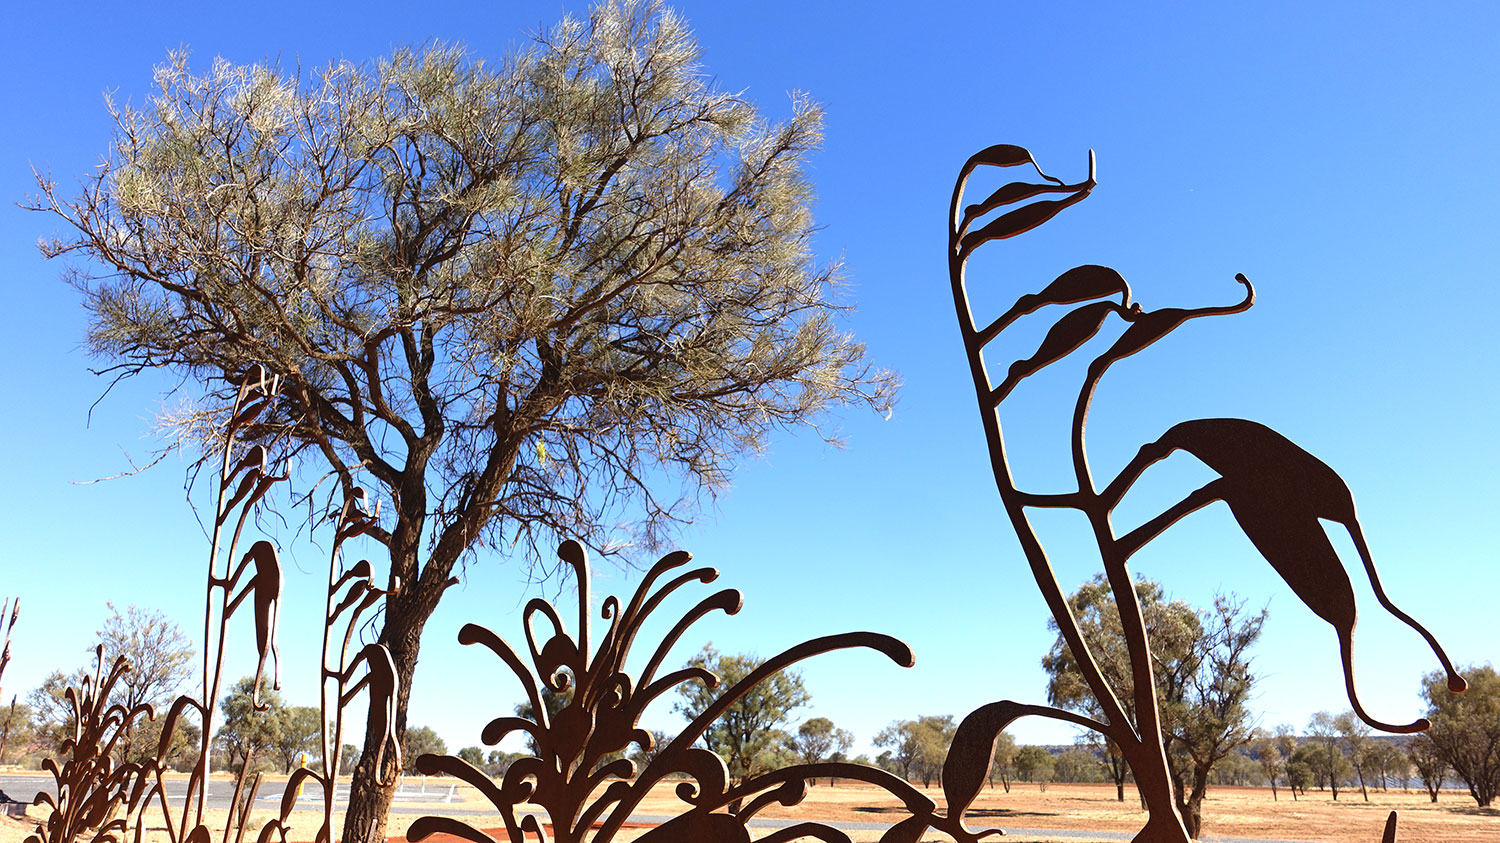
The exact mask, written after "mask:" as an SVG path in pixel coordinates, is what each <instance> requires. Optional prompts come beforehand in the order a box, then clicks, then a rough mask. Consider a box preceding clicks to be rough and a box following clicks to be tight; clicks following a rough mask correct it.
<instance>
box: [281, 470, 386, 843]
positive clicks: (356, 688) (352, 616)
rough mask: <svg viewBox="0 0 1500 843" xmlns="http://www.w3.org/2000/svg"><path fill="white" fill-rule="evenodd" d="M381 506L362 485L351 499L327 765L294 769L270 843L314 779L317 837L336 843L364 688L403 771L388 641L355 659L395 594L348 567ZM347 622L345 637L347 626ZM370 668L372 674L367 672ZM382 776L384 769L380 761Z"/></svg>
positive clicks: (340, 577) (344, 514) (339, 548)
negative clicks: (345, 751) (339, 792)
mask: <svg viewBox="0 0 1500 843" xmlns="http://www.w3.org/2000/svg"><path fill="white" fill-rule="evenodd" d="M379 515H380V510H379V507H378V506H377V507H375V508H374V509H373V510H367V509H366V493H365V490H364V489H362V488H360V487H357V486H356V487H355V488H354V489H353V492H352V493H351V494H350V495H349V497H348V498H347V499H346V500H345V501H344V504H343V507H342V508H341V509H340V510H339V514H338V518H337V520H336V522H335V527H334V538H333V551H332V553H330V554H329V563H328V595H327V602H326V604H325V611H324V615H323V655H322V674H321V680H322V682H321V698H320V700H319V703H320V707H321V710H322V724H323V728H322V734H321V737H322V750H323V757H322V759H320V760H321V763H318V764H314V765H313V766H310V767H303V768H300V769H298V770H295V771H293V772H292V775H291V778H290V779H288V781H287V784H286V789H285V790H284V791H283V793H282V797H281V807H280V813H279V815H278V816H277V818H276V819H274V820H272V821H271V822H269V823H267V824H266V828H265V829H263V830H262V832H261V840H262V841H263V842H264V841H266V840H267V839H268V836H267V835H269V834H270V833H271V832H272V831H275V832H277V833H279V834H281V835H282V836H283V839H284V837H285V834H286V833H287V832H288V831H289V830H290V829H291V826H289V825H288V824H287V821H288V818H289V817H290V816H291V813H292V811H293V810H295V809H296V806H297V795H298V794H299V793H301V792H302V788H303V786H304V785H305V784H306V782H308V781H312V782H314V783H316V784H317V785H318V787H319V788H320V789H321V790H322V808H323V819H322V823H321V824H320V825H319V827H318V831H317V832H316V833H315V834H314V837H313V839H314V841H315V843H329V841H331V840H333V839H334V835H333V819H334V810H333V805H334V793H335V791H336V789H337V788H336V786H337V783H338V777H339V774H340V770H339V765H340V760H341V759H340V751H341V749H342V747H343V745H344V708H345V707H346V706H347V705H348V704H349V702H350V701H351V700H352V699H353V698H354V696H355V695H356V694H358V693H359V692H360V691H362V690H365V689H366V688H368V689H369V692H370V707H371V709H372V710H375V711H383V712H385V717H384V718H382V720H381V722H382V723H383V724H384V729H383V733H384V736H385V741H384V742H382V743H381V749H382V751H384V749H385V746H386V744H390V745H391V747H392V749H391V751H392V752H393V753H394V754H395V757H396V758H397V765H396V766H397V769H399V768H400V756H401V743H400V741H398V740H396V733H395V708H394V706H395V699H396V695H397V690H398V686H397V682H398V681H399V680H398V679H397V677H396V668H395V664H394V663H393V662H392V660H391V654H390V651H389V650H387V649H386V648H385V645H383V644H367V645H365V647H364V648H363V649H361V650H360V651H359V653H358V654H357V655H356V656H355V657H354V658H353V659H350V658H349V648H350V645H351V644H352V643H353V641H354V633H355V630H357V629H358V628H359V625H360V621H361V618H362V616H363V615H364V614H365V612H367V611H368V610H369V609H370V608H372V607H373V606H374V605H375V604H376V603H378V602H380V601H381V600H383V599H384V598H385V597H386V596H387V595H388V594H390V593H392V590H387V589H382V588H378V587H377V586H376V585H375V582H374V579H373V576H372V569H371V567H370V562H369V560H365V559H361V560H360V561H358V562H356V563H355V564H353V565H351V566H349V567H348V568H344V567H343V548H344V543H345V542H347V541H348V540H350V539H352V538H355V537H357V536H360V535H362V534H364V533H365V532H366V531H368V530H369V529H370V527H371V526H372V525H374V524H375V523H376V519H377V518H378V517H379ZM340 622H342V623H343V629H342V635H340V634H339V633H340V629H339V624H340ZM361 664H363V665H364V666H365V672H364V674H363V675H357V674H358V673H359V670H358V669H359V667H360V665H361ZM375 769H376V771H377V773H378V771H379V770H381V769H383V767H382V766H381V764H380V760H377V763H376V767H375Z"/></svg>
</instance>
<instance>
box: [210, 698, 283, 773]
mask: <svg viewBox="0 0 1500 843" xmlns="http://www.w3.org/2000/svg"><path fill="white" fill-rule="evenodd" d="M255 684H256V683H255V677H253V676H246V677H244V678H242V679H240V680H239V681H238V682H235V683H234V685H232V686H231V687H230V688H229V692H228V693H226V694H225V695H224V698H223V699H222V700H220V701H219V708H220V709H221V711H222V713H223V715H224V722H223V724H222V725H220V726H219V731H218V732H216V733H215V734H214V740H215V742H216V743H217V744H218V747H219V750H220V751H221V752H222V753H223V754H224V766H225V767H226V768H227V769H229V770H230V771H231V772H233V773H235V774H236V775H238V774H239V773H240V771H241V770H243V769H244V768H245V767H246V766H247V765H249V766H250V769H251V770H254V769H255V768H256V766H259V765H258V764H256V760H255V759H256V756H258V755H261V754H263V753H274V752H275V751H276V743H277V741H278V740H280V739H281V729H282V725H283V722H284V720H285V706H284V705H283V704H282V701H281V694H279V693H277V692H276V691H274V690H271V689H269V688H261V689H259V691H258V692H257V689H256V687H255ZM257 698H258V700H259V705H257V704H256V700H257Z"/></svg>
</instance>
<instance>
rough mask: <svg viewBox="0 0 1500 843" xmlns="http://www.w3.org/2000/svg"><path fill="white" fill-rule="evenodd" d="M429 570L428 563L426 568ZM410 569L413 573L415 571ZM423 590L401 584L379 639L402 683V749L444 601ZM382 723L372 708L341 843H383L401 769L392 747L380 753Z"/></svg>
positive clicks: (398, 727)
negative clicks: (416, 681)
mask: <svg viewBox="0 0 1500 843" xmlns="http://www.w3.org/2000/svg"><path fill="white" fill-rule="evenodd" d="M432 564H433V563H432V562H429V563H428V565H429V567H430V566H431V565H432ZM411 567H412V568H415V565H414V564H413V565H412V566H411ZM393 569H395V566H394V565H393ZM423 573H424V574H425V573H428V572H425V571H424V572H423ZM426 584H427V583H426V577H423V579H422V580H421V581H419V580H418V579H417V578H416V577H412V578H411V579H410V580H409V581H403V586H402V589H403V590H402V592H401V593H400V594H398V595H395V596H393V597H391V598H388V599H387V601H386V621H385V629H384V630H383V631H382V632H381V636H380V643H382V644H384V645H386V647H388V648H389V649H390V651H391V660H392V661H393V662H394V663H395V665H396V676H397V678H398V679H399V680H400V686H399V688H398V689H397V692H396V722H395V724H394V731H395V736H396V741H397V742H398V743H400V744H403V745H404V744H405V742H406V727H407V722H406V708H407V703H408V702H409V701H410V699H411V687H412V677H413V676H414V675H415V673H416V670H417V655H418V652H419V651H420V649H421V643H422V628H423V627H424V626H426V624H427V619H428V618H429V617H430V616H431V615H432V610H433V609H434V608H436V607H437V598H438V597H440V596H442V589H441V588H439V589H437V590H436V594H431V593H429V592H430V591H431V589H426V588H422V586H424V585H426ZM372 702H375V701H373V700H372ZM382 723H383V717H382V714H381V712H380V711H379V710H378V709H376V708H375V707H374V706H372V708H371V710H370V711H369V712H368V714H367V716H366V721H365V741H364V750H363V752H361V753H360V756H359V763H358V764H357V765H355V768H354V772H353V776H352V781H351V782H350V785H349V807H348V810H347V812H346V813H345V814H344V833H343V837H342V841H343V843H384V841H385V838H386V833H385V825H386V818H387V816H388V815H389V814H390V810H391V801H392V799H393V798H394V797H395V795H396V779H397V776H398V774H399V773H400V768H399V767H397V765H396V753H395V752H393V751H392V748H391V747H389V746H387V747H386V748H385V751H384V752H383V753H382V752H381V744H382V743H383V742H384V741H385V735H384V734H383V733H381V731H380V725H381V724H382ZM382 756H383V757H382ZM376 758H381V762H382V764H381V769H380V776H379V778H381V779H383V780H385V781H386V782H387V784H384V785H381V784H377V783H376V781H375V779H376V776H375V772H376V771H375V769H374V765H375V761H376ZM412 760H415V759H412Z"/></svg>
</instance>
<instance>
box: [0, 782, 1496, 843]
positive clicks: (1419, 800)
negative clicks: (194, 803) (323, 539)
mask: <svg viewBox="0 0 1500 843" xmlns="http://www.w3.org/2000/svg"><path fill="white" fill-rule="evenodd" d="M459 793H460V796H462V797H465V799H464V801H463V802H456V803H453V805H452V806H451V807H454V808H459V807H462V808H466V809H473V808H479V807H482V806H483V803H482V802H479V801H478V800H477V799H476V794H474V793H473V792H472V791H470V790H468V789H467V788H460V791H459ZM928 795H929V796H930V797H931V798H932V799H933V801H935V802H937V803H938V804H939V805H941V804H942V792H941V791H940V790H938V789H937V788H935V787H934V788H932V790H931V791H929V793H928ZM1281 797H1282V798H1281V799H1280V801H1272V799H1271V793H1270V791H1269V790H1265V789H1262V788H1216V789H1215V790H1214V791H1212V792H1211V793H1210V796H1209V801H1208V802H1207V803H1206V805H1205V810H1204V813H1205V817H1206V822H1205V827H1204V833H1205V839H1210V840H1211V839H1213V838H1214V837H1242V838H1253V839H1262V840H1295V841H1310V843H1325V841H1326V842H1327V843H1375V841H1378V840H1379V839H1380V833H1381V829H1382V828H1383V827H1384V824H1385V818H1386V815H1387V814H1388V813H1389V812H1390V811H1391V810H1398V811H1399V812H1400V815H1401V823H1400V834H1399V837H1398V839H1399V840H1400V841H1402V843H1451V841H1464V843H1468V842H1469V841H1474V843H1486V842H1488V843H1500V810H1497V809H1489V810H1480V809H1478V808H1475V807H1474V803H1473V800H1472V799H1470V798H1468V796H1467V795H1466V794H1464V793H1460V792H1453V791H1450V792H1445V793H1444V794H1443V795H1442V797H1441V799H1440V801H1439V802H1438V803H1437V804H1436V805H1434V804H1432V803H1431V802H1429V801H1428V799H1427V796H1426V794H1423V793H1418V792H1415V791H1412V792H1409V793H1403V792H1401V791H1391V792H1389V793H1379V792H1372V793H1371V794H1370V801H1369V802H1368V803H1366V802H1364V801H1363V800H1362V799H1360V795H1359V792H1358V791H1355V792H1353V793H1341V794H1340V798H1339V801H1338V802H1334V801H1333V800H1332V799H1331V798H1330V797H1329V795H1328V794H1327V793H1318V792H1316V791H1314V792H1313V793H1311V794H1309V795H1308V796H1306V797H1303V798H1302V799H1300V800H1297V801H1293V800H1291V799H1290V798H1289V796H1288V795H1287V793H1286V791H1284V790H1283V791H1282V793H1281ZM1126 800H1127V801H1125V802H1124V803H1121V802H1118V801H1116V800H1115V798H1114V788H1113V787H1112V786H1107V785H1057V784H1054V785H1050V786H1049V787H1048V788H1047V790H1046V791H1045V792H1042V791H1039V790H1038V789H1037V788H1036V786H1035V785H1016V786H1015V787H1014V788H1013V789H1012V791H1011V792H1010V793H1006V792H1004V790H1002V789H996V790H993V791H988V790H987V791H985V792H984V793H982V794H981V795H980V797H979V799H978V800H977V801H976V803H975V805H974V807H973V808H972V809H970V811H969V825H970V827H971V828H975V829H978V828H983V827H986V826H990V825H993V826H1000V827H1009V828H1012V829H1068V830H1088V831H1106V832H1126V833H1130V832H1134V831H1137V830H1139V829H1140V826H1141V824H1142V822H1143V821H1144V818H1145V815H1144V813H1142V812H1141V810H1140V807H1139V802H1137V801H1135V799H1134V795H1133V793H1131V792H1130V791H1127V793H1126ZM432 807H433V813H441V812H442V810H443V808H444V807H445V806H444V805H441V804H439V805H434V806H432ZM679 810H681V803H678V802H677V801H676V798H675V797H674V796H673V795H672V793H671V790H670V788H659V789H658V790H657V791H655V792H653V793H652V794H651V795H650V796H649V797H647V799H646V800H645V802H644V803H643V804H642V806H641V809H640V812H641V813H644V814H653V815H671V814H674V813H677V812H678V811H679ZM31 811H32V814H31V816H32V817H39V816H40V809H37V808H33V809H31ZM224 813H225V812H223V811H214V812H210V815H211V816H210V818H209V822H208V825H209V827H210V828H214V827H217V828H221V829H222V828H223V823H224ZM269 816H270V813H269V812H263V814H262V815H261V816H259V818H258V819H252V824H253V825H254V826H255V827H256V828H259V826H260V824H261V823H262V822H264V820H265V819H267V818H269ZM417 816H418V815H416V814H393V815H392V816H391V822H390V824H389V826H388V828H387V832H388V834H390V835H392V837H397V838H399V836H400V835H403V834H405V832H406V829H407V826H409V825H410V824H411V822H412V820H414V819H416V817H417ZM762 816H768V817H783V818H788V819H791V818H795V819H805V820H806V819H821V820H834V821H848V822H896V821H898V820H899V819H901V818H902V817H904V816H905V814H904V813H903V810H902V809H901V808H900V806H899V805H898V804H897V803H896V801H895V800H894V799H892V798H891V797H889V796H888V795H886V794H884V792H883V791H879V790H876V789H874V788H870V787H864V786H856V785H853V784H849V783H840V784H839V785H838V786H837V787H829V786H827V785H826V784H822V785H819V786H817V787H814V788H812V789H811V790H810V792H809V795H808V798H807V800H806V801H805V802H803V804H801V805H798V806H795V807H792V808H783V807H779V806H778V807H773V808H770V809H767V810H766V811H764V812H763V813H762ZM320 819H321V816H320V814H318V813H317V812H312V811H303V812H298V813H296V814H294V815H293V816H292V818H291V821H292V825H293V828H294V830H293V833H292V835H291V839H292V840H294V841H307V840H311V839H312V832H313V831H314V830H315V829H316V828H317V826H318V823H319V822H320ZM463 819H464V820H465V821H467V822H470V823H473V824H474V825H476V826H480V827H484V828H494V827H495V826H497V825H498V823H496V822H493V821H489V822H487V821H485V820H484V819H483V818H476V817H473V816H468V817H464V818H463ZM34 825H35V820H34V819H33V820H31V821H28V822H22V821H17V820H9V819H6V818H0V843H20V841H21V840H22V839H23V838H24V837H25V836H26V835H27V834H28V833H30V831H31V829H32V827H33V826H34ZM639 834H640V832H639V831H636V832H625V833H623V834H622V835H621V838H620V839H622V840H630V839H633V838H634V837H636V836H638V835H639ZM850 836H851V837H853V839H854V840H856V841H876V840H879V837H880V834H879V832H853V833H851V835H850ZM218 837H219V836H218V835H217V834H216V835H215V839H218ZM246 838H247V840H253V839H254V834H253V832H252V833H250V834H247V835H246ZM923 839H924V840H948V839H949V838H947V837H946V836H944V835H940V834H932V835H930V836H928V837H924V838H923ZM1008 839H1010V840H1013V841H1028V842H1032V841H1035V842H1036V843H1040V842H1041V841H1051V840H1062V839H1063V838H1054V837H1049V836H1047V835H1045V834H1032V833H1024V832H1022V833H1015V834H1012V835H1011V836H1010V837H1009V838H1008ZM1066 839H1067V840H1069V841H1072V843H1078V841H1083V840H1089V839H1090V838H1087V837H1083V838H1078V837H1072V838H1066ZM1092 839H1095V840H1108V839H1110V838H1103V837H1100V838H1092ZM1116 839H1117V838H1116ZM148 840H150V841H152V843H156V841H157V840H161V841H164V840H165V834H164V833H161V832H157V833H156V834H151V835H148ZM396 843H403V842H402V841H401V840H397V842H396Z"/></svg>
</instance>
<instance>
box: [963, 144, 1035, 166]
mask: <svg viewBox="0 0 1500 843" xmlns="http://www.w3.org/2000/svg"><path fill="white" fill-rule="evenodd" d="M1022 164H1030V165H1032V166H1033V167H1035V166H1036V161H1035V160H1034V159H1033V158H1032V157H1031V151H1030V150H1028V149H1027V148H1026V147H1024V146H1015V145H1014V144H1008V143H997V144H995V145H994V146H989V147H985V148H984V149H981V150H980V151H978V152H976V153H974V155H973V156H972V157H970V158H969V166H971V167H973V166H977V165H987V166H990V167H1018V166H1020V165H1022Z"/></svg>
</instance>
